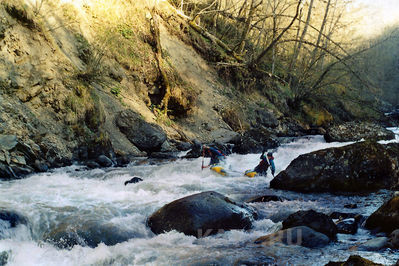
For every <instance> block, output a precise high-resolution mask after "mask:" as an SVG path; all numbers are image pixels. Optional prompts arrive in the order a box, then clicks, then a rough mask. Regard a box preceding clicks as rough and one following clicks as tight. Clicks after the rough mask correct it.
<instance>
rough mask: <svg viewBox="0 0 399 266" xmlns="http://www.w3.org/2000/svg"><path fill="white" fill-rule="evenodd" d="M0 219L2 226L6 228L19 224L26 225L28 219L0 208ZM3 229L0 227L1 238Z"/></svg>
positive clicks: (0, 237)
mask: <svg viewBox="0 0 399 266" xmlns="http://www.w3.org/2000/svg"><path fill="white" fill-rule="evenodd" d="M0 220H1V221H2V222H1V224H2V227H3V226H5V227H7V228H15V227H17V226H18V225H20V224H23V225H28V219H27V218H26V217H25V216H23V215H21V214H19V213H17V212H14V211H9V210H4V209H0ZM3 234H4V231H3V230H1V228H0V239H3V238H4V237H5V236H4V235H3Z"/></svg>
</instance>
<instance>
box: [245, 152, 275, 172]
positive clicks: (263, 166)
mask: <svg viewBox="0 0 399 266" xmlns="http://www.w3.org/2000/svg"><path fill="white" fill-rule="evenodd" d="M260 160H261V161H260V162H259V164H258V165H257V166H256V167H255V169H254V170H253V171H250V170H248V171H247V172H246V175H249V176H251V177H253V176H254V175H262V176H266V175H267V169H269V166H270V170H271V172H272V175H273V177H274V173H275V171H276V166H275V165H274V157H273V154H272V153H271V152H268V153H267V157H266V156H265V151H262V155H261V156H260ZM251 173H252V175H251Z"/></svg>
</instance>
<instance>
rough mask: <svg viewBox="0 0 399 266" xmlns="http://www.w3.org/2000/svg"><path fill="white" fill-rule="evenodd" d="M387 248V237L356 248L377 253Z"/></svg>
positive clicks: (372, 240)
mask: <svg viewBox="0 0 399 266" xmlns="http://www.w3.org/2000/svg"><path fill="white" fill-rule="evenodd" d="M387 246H388V237H385V236H383V237H376V238H374V239H371V240H369V241H367V242H365V243H363V244H360V245H359V246H357V249H358V250H362V251H378V250H381V249H383V248H386V247H387Z"/></svg>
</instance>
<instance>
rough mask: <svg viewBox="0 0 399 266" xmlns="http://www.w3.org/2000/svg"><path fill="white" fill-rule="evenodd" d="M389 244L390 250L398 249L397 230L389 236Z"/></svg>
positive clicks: (398, 235)
mask: <svg viewBox="0 0 399 266" xmlns="http://www.w3.org/2000/svg"><path fill="white" fill-rule="evenodd" d="M389 244H390V246H391V247H392V248H396V249H399V229H396V230H395V231H393V232H392V233H391V235H390V236H389Z"/></svg>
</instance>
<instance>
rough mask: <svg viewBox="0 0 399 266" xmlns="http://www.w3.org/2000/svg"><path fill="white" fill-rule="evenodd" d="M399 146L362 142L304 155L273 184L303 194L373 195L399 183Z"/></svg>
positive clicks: (272, 182)
mask: <svg viewBox="0 0 399 266" xmlns="http://www.w3.org/2000/svg"><path fill="white" fill-rule="evenodd" d="M398 150H399V144H398V143H392V144H388V145H382V144H379V143H377V142H361V143H355V144H352V145H347V146H344V147H339V148H329V149H324V150H320V151H315V152H311V153H307V154H303V155H301V156H299V157H298V158H296V159H295V160H293V161H292V162H291V163H290V165H289V166H288V167H287V169H286V170H284V171H282V172H280V173H279V174H278V175H277V176H276V177H275V178H274V179H273V180H272V181H271V182H270V187H271V188H277V189H286V190H294V191H301V192H356V193H359V192H370V191H377V190H379V189H390V188H391V187H393V186H394V185H396V184H397V183H398V176H399V170H398V169H399V162H398V154H399V152H398Z"/></svg>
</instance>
